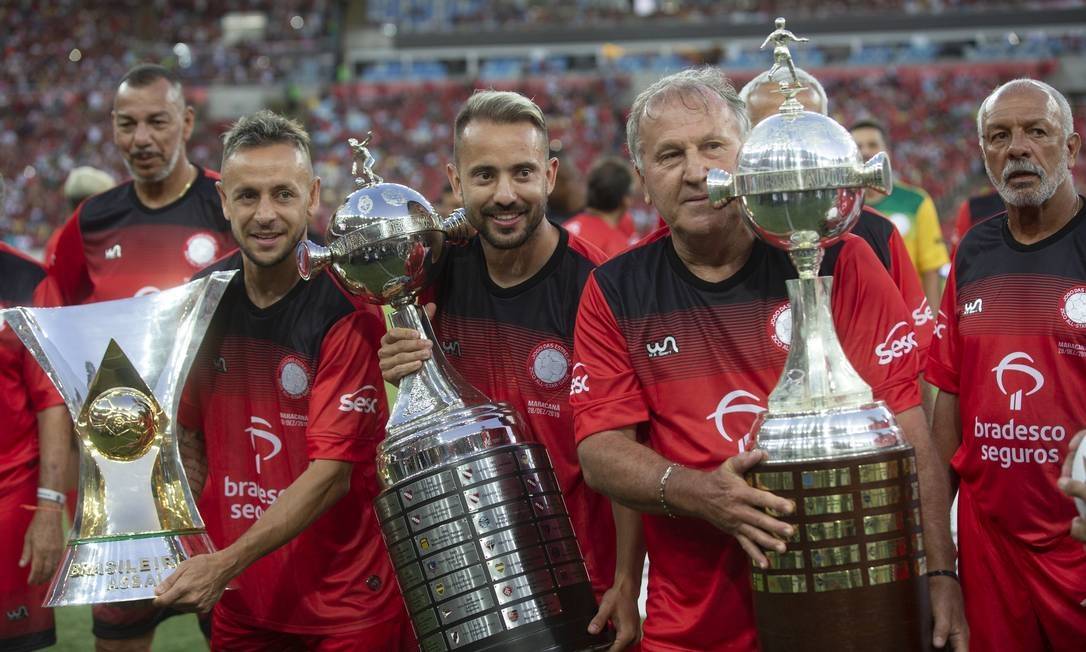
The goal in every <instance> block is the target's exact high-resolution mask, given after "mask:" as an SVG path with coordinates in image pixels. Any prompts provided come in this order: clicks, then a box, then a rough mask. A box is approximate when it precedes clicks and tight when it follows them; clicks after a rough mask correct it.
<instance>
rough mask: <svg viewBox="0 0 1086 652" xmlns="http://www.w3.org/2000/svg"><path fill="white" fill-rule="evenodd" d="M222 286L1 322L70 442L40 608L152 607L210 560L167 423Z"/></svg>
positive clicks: (211, 282) (215, 279)
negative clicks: (54, 394) (61, 547)
mask: <svg viewBox="0 0 1086 652" xmlns="http://www.w3.org/2000/svg"><path fill="white" fill-rule="evenodd" d="M232 275H233V272H217V273H215V274H212V275H210V276H209V277H207V278H204V279H200V280H198V281H193V282H191V283H187V284H185V285H182V286H180V287H176V288H173V289H171V290H166V291H164V292H158V293H155V294H150V295H146V296H140V297H133V298H131V299H121V300H118V301H105V302H102V303H93V304H88V305H84V306H71V307H67V308H12V309H9V310H5V311H3V312H2V313H0V317H2V318H3V319H4V320H5V321H6V322H7V323H8V324H9V325H10V326H11V327H12V328H13V329H14V331H15V333H16V334H17V335H18V336H19V338H20V339H21V340H22V341H23V344H25V345H26V347H27V348H28V349H29V350H30V351H31V353H33V355H34V358H35V359H36V360H37V361H38V364H40V365H41V366H42V369H44V370H45V372H46V373H47V374H48V376H49V378H50V379H51V380H52V381H53V384H54V385H56V387H57V389H58V390H59V391H60V394H61V396H63V398H64V402H65V403H66V404H67V406H68V411H69V412H70V413H71V415H72V418H73V420H74V421H75V432H76V434H77V435H78V438H79V442H80V469H79V500H78V503H77V506H76V512H75V521H74V522H73V524H72V528H71V532H70V534H69V537H68V546H67V549H66V550H65V552H64V556H63V558H62V559H61V563H60V566H59V568H58V569H57V572H56V575H55V576H54V577H53V582H52V585H51V586H50V587H49V593H48V595H47V598H46V603H45V606H48V607H63V606H68V605H77V604H99V603H110V602H128V601H132V600H147V599H151V598H154V597H155V595H154V590H155V585H156V584H158V583H159V582H161V581H162V580H163V579H165V578H166V577H167V576H169V575H170V574H171V573H173V571H174V570H175V569H176V568H177V566H178V565H179V564H180V563H181V562H182V561H184V560H186V559H188V558H189V557H192V556H193V555H198V554H203V553H208V552H214V547H213V545H212V543H211V539H210V538H208V536H207V532H206V531H205V529H204V523H203V521H202V520H201V518H200V513H199V512H198V511H197V510H196V503H195V501H194V500H193V497H192V493H191V491H190V490H189V483H188V480H187V479H186V477H185V469H184V467H183V465H182V461H181V456H180V452H179V449H178V441H177V435H178V431H177V425H176V424H177V419H176V414H177V407H178V403H179V401H180V399H181V389H182V387H183V384H182V381H183V380H184V379H185V377H186V376H187V375H188V370H189V367H190V366H191V365H192V360H193V358H194V357H195V356H196V350H197V348H199V345H200V341H201V340H202V339H203V337H204V333H205V331H206V330H207V326H208V324H209V323H210V321H211V317H212V315H213V314H214V312H215V307H216V306H217V305H218V303H219V299H221V298H222V294H223V291H224V290H225V289H226V284H227V282H228V281H229V280H230V277H231V276H232Z"/></svg>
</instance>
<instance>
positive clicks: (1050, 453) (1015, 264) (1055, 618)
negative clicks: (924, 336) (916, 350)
mask: <svg viewBox="0 0 1086 652" xmlns="http://www.w3.org/2000/svg"><path fill="white" fill-rule="evenodd" d="M977 131H978V134H979V136H980V148H981V153H982V154H983V156H984V166H985V168H986V169H987V170H988V176H989V177H990V178H991V181H992V184H993V185H994V186H995V187H996V189H997V190H998V191H999V194H1000V196H1002V197H1003V201H1004V202H1006V204H1007V211H1006V213H1005V214H1003V215H1000V216H997V217H994V218H992V219H990V220H988V221H986V222H983V223H981V224H978V225H977V226H975V227H973V228H972V229H971V230H970V231H969V232H968V233H966V235H965V237H964V238H963V239H962V241H961V244H960V246H959V248H958V251H957V253H956V255H955V259H954V265H953V268H952V270H951V274H950V279H949V281H948V283H947V289H946V293H945V295H944V297H943V304H942V311H941V312H940V318H939V319H940V321H939V325H938V327H937V330H936V335H937V339H936V340H935V342H934V343H933V344H932V350H931V356H930V358H929V360H928V365H927V378H928V379H929V380H930V382H932V383H933V384H934V385H936V386H937V387H938V388H939V390H940V391H939V396H938V398H937V399H936V404H935V415H934V426H933V433H934V436H935V440H936V444H937V446H938V447H939V449H940V452H941V454H942V458H943V461H944V463H947V464H949V466H950V470H951V475H952V478H953V479H954V483H955V484H957V485H958V488H959V494H958V537H959V540H958V549H959V561H958V567H959V571H960V573H961V581H962V588H963V591H964V596H965V608H966V617H967V619H968V621H969V625H970V629H971V631H972V637H973V639H972V640H973V642H974V646H975V648H976V649H980V650H1081V649H1083V645H1084V644H1086V643H1084V642H1086V609H1084V608H1083V607H1082V606H1081V604H1080V603H1082V602H1083V599H1084V598H1086V551H1084V550H1083V546H1082V545H1081V544H1079V543H1077V542H1076V541H1074V540H1073V539H1072V538H1071V536H1070V533H1069V529H1070V527H1069V525H1070V523H1071V520H1072V519H1073V518H1074V516H1075V514H1076V510H1075V507H1074V505H1073V503H1072V501H1071V499H1070V498H1068V497H1067V496H1065V495H1063V494H1062V493H1061V492H1060V491H1059V489H1058V486H1057V482H1058V479H1059V476H1060V470H1061V466H1062V465H1063V464H1064V462H1065V460H1066V458H1067V456H1068V454H1069V451H1068V445H1069V442H1070V440H1071V438H1072V437H1071V436H1072V435H1073V434H1074V433H1075V431H1076V430H1078V429H1079V428H1081V427H1082V426H1083V425H1084V424H1086V404H1084V403H1083V401H1082V400H1080V399H1079V398H1078V397H1079V396H1081V395H1082V393H1083V390H1086V360H1084V358H1086V255H1084V253H1083V252H1086V210H1083V203H1084V200H1083V198H1082V197H1081V196H1079V195H1078V193H1077V192H1076V191H1075V186H1074V182H1073V180H1072V178H1071V168H1072V166H1073V165H1074V160H1075V157H1076V156H1077V155H1078V152H1079V147H1080V145H1081V138H1080V136H1079V134H1077V133H1074V128H1073V122H1072V119H1071V109H1070V106H1069V105H1068V103H1067V100H1066V99H1065V98H1064V97H1063V95H1061V94H1060V93H1059V91H1057V90H1056V89H1054V88H1052V87H1051V86H1049V85H1048V84H1045V83H1043V82H1039V81H1035V80H1032V79H1017V80H1014V81H1011V82H1008V83H1006V84H1004V85H1002V86H1000V87H999V88H997V89H996V90H995V92H993V93H992V94H991V95H989V96H988V97H987V99H985V100H984V102H983V103H982V104H981V106H980V111H979V113H978V115H977Z"/></svg>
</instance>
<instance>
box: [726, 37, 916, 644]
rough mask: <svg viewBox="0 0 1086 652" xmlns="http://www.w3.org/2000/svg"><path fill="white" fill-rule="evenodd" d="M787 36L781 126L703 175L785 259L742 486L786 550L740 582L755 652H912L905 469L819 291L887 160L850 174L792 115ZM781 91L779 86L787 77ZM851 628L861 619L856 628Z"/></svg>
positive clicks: (886, 172)
mask: <svg viewBox="0 0 1086 652" xmlns="http://www.w3.org/2000/svg"><path fill="white" fill-rule="evenodd" d="M784 26H785V21H784V19H783V18H779V19H777V21H776V30H775V31H774V32H773V33H772V34H771V35H770V36H769V38H767V39H766V42H765V43H764V44H763V47H764V46H765V45H768V44H769V43H771V42H772V43H774V44H775V47H774V65H773V71H779V70H787V71H791V78H790V79H788V78H786V79H784V80H782V81H781V82H780V86H781V93H782V95H783V96H784V98H785V99H784V101H783V103H782V104H781V108H780V112H779V113H778V114H776V115H773V116H770V117H768V118H766V119H765V120H763V121H762V122H760V123H759V124H758V125H757V126H756V127H755V128H754V129H753V130H752V131H751V134H750V136H749V138H748V139H747V141H746V143H744V144H743V146H742V148H741V150H740V152H739V159H738V164H737V168H736V172H735V173H734V174H730V173H728V172H725V171H723V170H711V171H710V172H709V175H708V187H709V195H710V198H711V200H712V201H713V202H714V203H715V204H717V205H718V206H719V205H723V204H724V203H726V202H728V201H730V200H732V199H736V198H738V199H739V201H740V203H741V206H742V209H743V213H744V214H745V216H746V219H747V221H748V223H749V224H750V226H751V228H752V229H753V230H754V232H755V233H757V235H758V236H759V237H761V238H762V239H763V240H765V241H766V242H768V243H769V244H771V245H773V246H775V247H778V248H781V249H784V250H785V251H787V252H788V253H789V256H790V258H791V259H792V262H793V264H794V265H795V266H796V270H797V272H798V274H799V278H797V279H793V280H789V281H787V286H788V295H789V298H790V301H791V314H792V320H793V323H792V333H793V335H792V340H791V346H790V349H789V352H788V358H787V361H786V363H785V368H784V372H783V373H782V375H781V378H780V381H779V382H778V384H777V386H776V388H775V389H774V390H773V392H772V393H771V394H770V396H769V409H768V410H767V411H766V412H765V413H763V414H762V415H761V416H759V418H758V419H757V420H756V422H755V425H754V428H753V433H754V434H755V436H756V438H757V446H758V447H759V448H762V449H764V450H766V451H768V453H769V459H768V461H767V462H765V463H763V464H762V465H759V466H758V467H756V468H755V469H754V470H753V471H752V472H751V473H750V474H749V477H748V480H749V481H750V482H751V483H752V484H754V485H756V486H758V487H760V488H764V489H767V490H771V491H773V492H774V493H776V494H777V495H779V496H782V497H785V498H789V499H791V500H793V501H795V503H796V505H797V512H796V514H795V515H793V516H791V517H782V518H783V520H785V521H788V522H791V523H793V524H794V525H795V526H796V531H797V535H796V537H795V538H793V539H792V540H791V541H789V542H788V548H789V549H788V551H787V552H785V553H780V554H778V553H774V552H769V553H767V554H766V556H767V557H768V558H769V560H770V566H769V568H767V569H764V570H763V569H757V568H756V569H754V571H753V585H754V598H755V612H756V619H757V624H758V633H759V638H760V640H761V645H762V649H764V650H767V651H769V652H772V651H776V650H795V649H848V650H853V649H872V650H875V649H877V650H917V649H921V648H923V647H924V646H925V645H926V644H927V642H928V641H930V639H931V636H930V626H931V617H930V611H929V605H928V592H927V581H926V578H925V577H924V573H925V558H924V551H923V544H922V539H921V527H920V508H919V505H920V503H919V489H918V480H917V474H916V458H915V455H914V453H913V449H912V447H911V446H910V445H909V444H907V443H906V442H905V441H904V439H903V438H902V433H901V429H900V428H899V427H898V425H897V422H896V420H895V418H894V414H893V413H892V412H891V411H890V409H889V408H888V407H887V406H886V404H885V403H883V402H881V401H876V400H874V398H873V394H872V391H871V387H870V386H868V385H867V383H865V382H864V381H863V379H862V378H861V377H860V375H859V374H858V373H857V372H856V371H855V369H854V368H853V367H852V365H851V364H850V363H849V361H848V359H847V358H846V357H845V354H844V351H843V350H842V348H841V343H840V341H839V340H838V338H837V334H836V332H835V330H834V324H833V318H832V316H831V312H830V289H831V285H832V281H833V279H832V278H831V277H828V276H818V271H819V267H820V265H821V261H822V256H823V250H824V248H825V247H828V246H830V245H832V244H834V243H835V242H836V241H837V240H839V239H840V238H841V237H842V236H843V235H844V234H845V233H847V232H848V231H849V229H851V228H852V226H853V224H854V223H855V222H856V220H857V218H858V217H859V214H860V210H861V208H862V205H863V193H864V188H875V189H878V190H880V191H881V192H889V189H890V186H891V174H890V163H889V159H888V158H887V157H886V154H885V153H881V152H880V153H879V154H877V155H875V156H874V157H872V158H871V159H870V160H869V161H867V162H864V161H862V160H861V157H860V153H859V150H858V149H857V147H856V144H855V142H854V141H853V139H852V137H851V136H850V135H849V133H848V132H847V131H846V130H845V129H844V128H843V127H842V126H841V125H839V124H837V123H836V122H834V121H833V120H832V119H831V118H828V117H826V116H823V115H820V114H816V113H811V112H809V111H804V110H803V107H802V106H801V105H800V104H799V103H798V102H797V101H796V100H795V95H796V94H797V93H798V92H799V91H800V90H802V88H803V87H802V85H801V84H800V82H799V80H798V78H797V77H796V76H795V68H794V66H793V64H792V58H791V54H790V52H789V50H788V46H787V43H788V42H789V41H793V42H804V41H806V40H807V39H802V38H797V37H796V36H795V35H794V34H792V33H791V32H789V31H787V30H786V29H785V28H784ZM785 77H788V75H785ZM857 614H870V615H871V617H863V618H858V617H855V616H856V615H857Z"/></svg>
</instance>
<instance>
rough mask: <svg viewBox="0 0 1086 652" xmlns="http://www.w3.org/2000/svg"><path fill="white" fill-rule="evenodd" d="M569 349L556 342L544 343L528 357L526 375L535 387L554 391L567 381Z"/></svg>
mask: <svg viewBox="0 0 1086 652" xmlns="http://www.w3.org/2000/svg"><path fill="white" fill-rule="evenodd" d="M569 367H570V355H569V349H567V348H566V347H565V346H563V345H561V344H560V343H558V342H544V343H542V344H540V345H539V346H537V347H535V350H534V351H532V354H531V355H529V356H528V374H529V375H530V376H531V377H532V380H534V381H535V382H536V384H537V385H539V386H541V387H543V388H545V389H554V388H555V387H558V386H559V385H562V384H563V383H565V382H566V380H568V379H569Z"/></svg>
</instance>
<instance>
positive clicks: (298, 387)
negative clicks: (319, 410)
mask: <svg viewBox="0 0 1086 652" xmlns="http://www.w3.org/2000/svg"><path fill="white" fill-rule="evenodd" d="M278 375H279V389H280V390H282V392H283V393H284V394H286V395H287V396H289V397H290V398H302V397H303V396H305V395H306V394H308V393H309V369H308V368H307V367H306V364H305V362H304V361H302V359H301V358H298V357H296V356H293V355H288V356H287V357H285V358H283V361H282V362H280V363H279V374H278Z"/></svg>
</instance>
